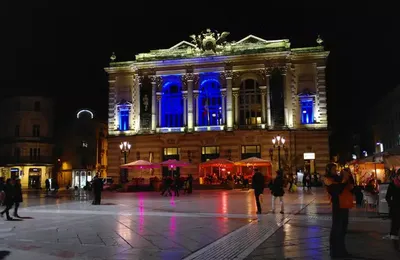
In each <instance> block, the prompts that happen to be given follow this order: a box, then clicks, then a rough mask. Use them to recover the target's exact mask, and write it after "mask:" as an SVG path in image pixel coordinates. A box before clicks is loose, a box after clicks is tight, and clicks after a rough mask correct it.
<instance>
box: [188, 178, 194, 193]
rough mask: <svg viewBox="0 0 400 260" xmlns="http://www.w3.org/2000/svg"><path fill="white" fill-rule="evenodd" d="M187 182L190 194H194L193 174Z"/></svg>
mask: <svg viewBox="0 0 400 260" xmlns="http://www.w3.org/2000/svg"><path fill="white" fill-rule="evenodd" d="M187 181H188V193H189V194H192V192H193V176H192V174H189V177H188V178H187Z"/></svg>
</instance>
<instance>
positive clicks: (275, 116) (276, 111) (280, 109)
mask: <svg viewBox="0 0 400 260" xmlns="http://www.w3.org/2000/svg"><path fill="white" fill-rule="evenodd" d="M283 83H284V81H283V76H282V73H281V72H280V71H279V70H274V71H273V72H272V74H271V78H270V82H269V84H270V89H271V96H270V101H271V117H272V124H273V126H274V127H282V126H284V125H285V102H284V99H283V98H284V95H283V90H284V86H283Z"/></svg>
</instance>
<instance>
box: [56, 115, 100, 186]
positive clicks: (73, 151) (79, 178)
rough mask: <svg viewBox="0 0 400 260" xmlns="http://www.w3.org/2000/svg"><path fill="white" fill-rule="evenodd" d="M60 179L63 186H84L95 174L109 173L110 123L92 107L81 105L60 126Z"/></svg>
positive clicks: (58, 167)
mask: <svg viewBox="0 0 400 260" xmlns="http://www.w3.org/2000/svg"><path fill="white" fill-rule="evenodd" d="M59 134H60V136H59V138H58V139H59V142H58V147H57V151H58V154H57V161H58V165H57V170H56V172H57V180H58V184H59V186H60V187H65V186H70V187H75V186H77V187H80V188H83V187H84V186H85V185H86V182H90V181H91V180H92V178H93V176H94V175H95V174H100V175H101V176H102V177H106V175H107V173H106V170H107V124H106V123H105V122H102V121H101V120H99V119H98V118H96V116H95V114H94V112H93V111H92V110H90V109H80V110H78V111H77V112H76V115H74V117H73V118H71V123H69V124H67V126H65V127H64V128H63V129H62V130H60V133H59Z"/></svg>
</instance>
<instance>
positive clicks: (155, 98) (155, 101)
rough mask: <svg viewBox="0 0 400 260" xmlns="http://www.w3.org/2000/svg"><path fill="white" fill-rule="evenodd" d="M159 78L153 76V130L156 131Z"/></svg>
mask: <svg viewBox="0 0 400 260" xmlns="http://www.w3.org/2000/svg"><path fill="white" fill-rule="evenodd" d="M156 80H157V78H156V76H152V77H151V132H152V133H155V132H156V128H157V125H158V122H157V121H158V120H157V81H156Z"/></svg>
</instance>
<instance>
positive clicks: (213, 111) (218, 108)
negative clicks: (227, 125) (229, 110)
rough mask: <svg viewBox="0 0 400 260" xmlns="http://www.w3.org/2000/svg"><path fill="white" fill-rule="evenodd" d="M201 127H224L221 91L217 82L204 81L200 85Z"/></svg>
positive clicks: (211, 80)
mask: <svg viewBox="0 0 400 260" xmlns="http://www.w3.org/2000/svg"><path fill="white" fill-rule="evenodd" d="M198 111H199V114H198V115H197V116H198V117H199V125H200V126H211V125H222V98H221V89H220V85H219V82H218V81H217V80H213V79H210V80H204V81H203V82H202V83H201V85H200V95H199V110H198Z"/></svg>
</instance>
